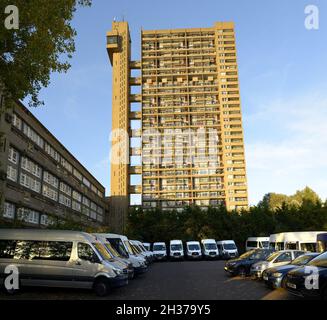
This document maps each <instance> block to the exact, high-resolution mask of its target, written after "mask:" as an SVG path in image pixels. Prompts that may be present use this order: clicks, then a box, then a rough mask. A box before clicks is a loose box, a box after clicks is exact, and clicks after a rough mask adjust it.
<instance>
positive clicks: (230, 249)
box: [217, 240, 238, 259]
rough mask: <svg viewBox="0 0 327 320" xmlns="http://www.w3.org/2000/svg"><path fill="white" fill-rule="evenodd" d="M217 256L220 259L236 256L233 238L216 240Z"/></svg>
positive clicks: (236, 251)
mask: <svg viewBox="0 0 327 320" xmlns="http://www.w3.org/2000/svg"><path fill="white" fill-rule="evenodd" d="M217 245H218V249H219V256H220V258H222V259H232V258H236V257H238V250H237V247H236V244H235V242H234V240H222V241H217Z"/></svg>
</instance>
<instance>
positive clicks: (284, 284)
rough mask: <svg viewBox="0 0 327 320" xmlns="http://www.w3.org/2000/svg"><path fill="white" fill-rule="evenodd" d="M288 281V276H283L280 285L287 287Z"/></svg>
mask: <svg viewBox="0 0 327 320" xmlns="http://www.w3.org/2000/svg"><path fill="white" fill-rule="evenodd" d="M286 281H287V278H286V277H283V279H282V281H281V284H280V287H281V288H283V289H286Z"/></svg>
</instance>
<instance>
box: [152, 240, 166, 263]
mask: <svg viewBox="0 0 327 320" xmlns="http://www.w3.org/2000/svg"><path fill="white" fill-rule="evenodd" d="M152 251H153V254H154V258H155V259H156V260H166V259H167V249H166V244H165V243H164V242H154V243H153V247H152Z"/></svg>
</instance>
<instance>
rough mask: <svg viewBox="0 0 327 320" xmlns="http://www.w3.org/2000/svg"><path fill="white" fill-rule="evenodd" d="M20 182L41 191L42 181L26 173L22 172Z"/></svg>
mask: <svg viewBox="0 0 327 320" xmlns="http://www.w3.org/2000/svg"><path fill="white" fill-rule="evenodd" d="M20 184H21V185H22V186H24V187H26V188H28V189H31V190H33V191H35V192H37V193H40V191H41V182H40V181H38V180H36V179H34V178H32V177H30V176H29V175H27V174H25V173H21V175H20Z"/></svg>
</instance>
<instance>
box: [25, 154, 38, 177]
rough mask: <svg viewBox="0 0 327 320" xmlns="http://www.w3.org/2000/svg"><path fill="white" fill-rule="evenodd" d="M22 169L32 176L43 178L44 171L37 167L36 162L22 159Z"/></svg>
mask: <svg viewBox="0 0 327 320" xmlns="http://www.w3.org/2000/svg"><path fill="white" fill-rule="evenodd" d="M21 167H22V169H24V170H25V171H27V172H29V173H31V174H32V175H34V176H36V177H38V178H41V175H42V169H41V167H40V166H39V165H37V164H36V163H35V162H34V161H32V160H30V159H28V158H25V157H22V162H21Z"/></svg>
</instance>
